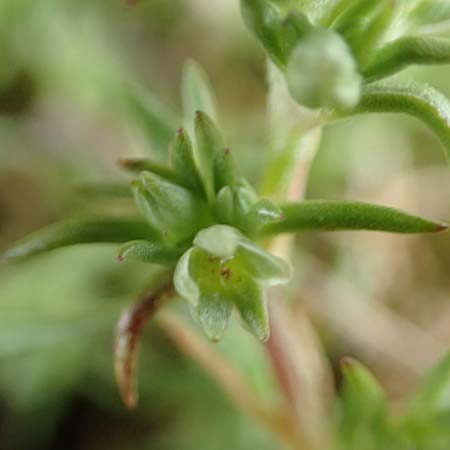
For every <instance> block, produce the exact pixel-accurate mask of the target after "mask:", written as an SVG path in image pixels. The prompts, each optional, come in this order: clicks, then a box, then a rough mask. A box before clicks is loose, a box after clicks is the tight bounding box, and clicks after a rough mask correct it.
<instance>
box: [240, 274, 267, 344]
mask: <svg viewBox="0 0 450 450" xmlns="http://www.w3.org/2000/svg"><path fill="white" fill-rule="evenodd" d="M233 300H234V304H235V306H236V308H237V309H238V311H239V314H240V316H241V318H242V320H243V322H244V324H245V326H246V328H248V329H249V331H250V332H251V333H252V334H254V335H255V336H256V337H257V338H258V339H259V340H260V341H261V342H266V341H267V340H268V339H269V337H270V326H269V317H268V312H267V305H266V300H265V298H264V291H263V289H262V287H261V286H260V284H259V283H258V282H257V281H255V280H252V279H251V278H247V279H242V281H241V282H240V283H239V287H238V288H237V289H236V291H235V296H234V299H233Z"/></svg>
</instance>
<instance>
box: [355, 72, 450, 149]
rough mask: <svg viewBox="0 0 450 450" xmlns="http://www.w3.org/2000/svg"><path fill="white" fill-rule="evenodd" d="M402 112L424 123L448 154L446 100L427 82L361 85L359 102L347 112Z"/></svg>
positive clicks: (448, 104)
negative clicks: (424, 83)
mask: <svg viewBox="0 0 450 450" xmlns="http://www.w3.org/2000/svg"><path fill="white" fill-rule="evenodd" d="M366 113H403V114H408V115H410V116H413V117H416V118H417V119H419V120H421V121H422V122H424V123H425V124H427V125H428V126H429V127H430V128H431V129H432V130H433V131H434V133H435V134H436V135H437V136H438V137H439V138H440V140H441V142H442V144H443V145H444V147H445V149H446V152H447V155H448V156H450V101H449V100H448V99H447V98H446V97H445V96H444V95H443V94H441V93H440V92H438V91H437V90H436V89H433V88H432V87H430V86H428V85H419V84H416V83H403V82H399V81H395V80H392V81H389V82H388V81H385V82H381V83H374V84H371V85H369V86H365V87H364V89H363V94H362V97H361V101H360V103H359V105H358V106H357V107H356V108H355V109H354V110H353V111H351V112H350V113H349V115H351V114H366Z"/></svg>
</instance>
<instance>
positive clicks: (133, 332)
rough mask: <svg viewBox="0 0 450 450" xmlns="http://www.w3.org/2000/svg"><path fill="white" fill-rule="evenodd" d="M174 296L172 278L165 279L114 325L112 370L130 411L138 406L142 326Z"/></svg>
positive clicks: (123, 314)
mask: <svg viewBox="0 0 450 450" xmlns="http://www.w3.org/2000/svg"><path fill="white" fill-rule="evenodd" d="M173 294H174V290H173V286H172V281H171V277H168V279H166V280H163V281H162V283H161V284H160V285H159V287H158V288H156V289H154V290H152V291H151V292H149V293H148V294H147V295H146V296H145V297H144V298H143V299H141V300H140V301H139V302H137V303H136V304H134V305H132V306H131V307H130V308H128V309H126V310H125V311H124V312H123V313H122V315H121V317H120V320H119V322H118V324H117V328H116V339H115V343H114V367H115V372H116V380H117V384H118V386H119V390H120V394H121V396H122V400H123V401H124V403H125V405H126V406H127V407H128V408H129V409H133V408H135V407H136V406H137V390H136V385H137V382H136V369H137V362H138V353H139V344H140V341H141V339H142V334H143V332H144V328H145V325H146V324H147V322H148V321H149V320H150V319H151V318H152V317H153V315H154V314H155V313H156V311H157V310H158V308H159V307H160V306H161V303H162V302H163V301H164V300H166V299H167V298H170V297H171V296H173Z"/></svg>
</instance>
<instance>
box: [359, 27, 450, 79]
mask: <svg viewBox="0 0 450 450" xmlns="http://www.w3.org/2000/svg"><path fill="white" fill-rule="evenodd" d="M449 63H450V40H448V39H443V38H437V37H430V36H407V37H403V38H399V39H396V40H395V41H392V42H389V43H387V44H385V45H384V46H382V47H381V48H380V49H378V50H377V51H376V53H375V55H374V57H373V59H372V60H371V61H370V63H369V64H368V66H367V67H365V68H364V70H363V76H364V79H365V80H366V81H369V82H372V81H375V80H379V79H380V78H384V77H387V76H389V75H392V74H394V73H396V72H399V71H400V70H402V69H404V68H406V67H408V66H410V65H412V64H449Z"/></svg>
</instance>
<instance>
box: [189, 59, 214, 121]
mask: <svg viewBox="0 0 450 450" xmlns="http://www.w3.org/2000/svg"><path fill="white" fill-rule="evenodd" d="M181 94H182V99H183V114H184V123H186V124H188V123H191V121H192V118H193V115H194V113H195V112H196V111H203V112H205V113H206V114H208V116H209V117H211V118H212V119H213V120H217V101H216V98H215V95H214V93H213V90H212V88H211V84H210V82H209V80H208V77H207V75H206V73H205V71H204V70H203V68H202V67H201V66H200V65H199V64H198V63H196V62H195V61H192V60H190V61H187V62H186V63H185V65H184V68H183V75H182V81H181Z"/></svg>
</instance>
